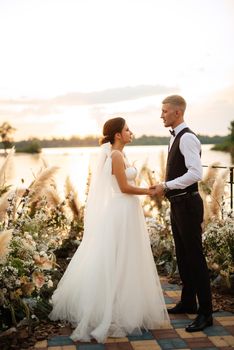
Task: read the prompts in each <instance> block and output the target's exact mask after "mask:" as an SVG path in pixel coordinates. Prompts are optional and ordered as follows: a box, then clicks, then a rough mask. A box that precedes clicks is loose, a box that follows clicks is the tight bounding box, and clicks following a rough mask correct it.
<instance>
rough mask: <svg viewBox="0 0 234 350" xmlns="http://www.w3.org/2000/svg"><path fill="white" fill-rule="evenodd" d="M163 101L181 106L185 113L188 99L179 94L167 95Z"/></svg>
mask: <svg viewBox="0 0 234 350" xmlns="http://www.w3.org/2000/svg"><path fill="white" fill-rule="evenodd" d="M162 103H163V104H165V103H170V104H171V105H173V106H175V107H179V108H180V109H181V110H182V111H183V113H184V111H185V109H186V101H185V99H184V98H183V97H182V96H179V95H171V96H167V97H166V98H164V100H163V101H162Z"/></svg>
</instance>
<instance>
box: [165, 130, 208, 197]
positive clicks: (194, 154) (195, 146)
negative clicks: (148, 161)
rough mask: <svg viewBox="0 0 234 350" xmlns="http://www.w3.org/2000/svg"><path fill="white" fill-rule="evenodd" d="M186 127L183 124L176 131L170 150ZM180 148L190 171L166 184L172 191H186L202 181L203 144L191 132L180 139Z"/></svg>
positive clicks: (171, 140)
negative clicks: (201, 154)
mask: <svg viewBox="0 0 234 350" xmlns="http://www.w3.org/2000/svg"><path fill="white" fill-rule="evenodd" d="M186 127H187V125H186V124H185V123H181V124H180V125H178V126H177V127H176V128H175V129H174V130H175V136H172V137H171V139H170V145H169V149H170V148H171V146H172V144H173V142H174V139H175V137H176V135H178V133H179V132H180V131H181V130H183V129H184V128H186ZM179 148H180V152H181V153H182V154H183V156H184V160H185V166H186V168H187V169H188V171H187V172H186V173H185V174H184V175H182V176H180V177H177V178H176V179H174V180H171V181H167V182H166V184H167V187H168V188H169V189H170V190H175V189H178V190H179V189H184V188H186V187H188V186H190V185H192V184H193V183H195V182H197V181H200V180H201V179H202V164H201V157H200V152H201V144H200V141H199V140H198V138H197V137H196V136H195V135H194V134H191V133H189V132H186V133H184V134H183V135H182V136H181V138H180V144H179Z"/></svg>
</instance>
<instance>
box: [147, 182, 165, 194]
mask: <svg viewBox="0 0 234 350" xmlns="http://www.w3.org/2000/svg"><path fill="white" fill-rule="evenodd" d="M163 195H164V186H163V184H161V183H159V184H157V185H154V186H150V188H149V196H151V197H153V196H163Z"/></svg>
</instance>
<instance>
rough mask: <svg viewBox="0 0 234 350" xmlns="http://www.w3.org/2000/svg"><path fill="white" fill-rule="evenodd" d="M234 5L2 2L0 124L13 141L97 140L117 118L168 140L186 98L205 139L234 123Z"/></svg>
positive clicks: (204, 1) (195, 0)
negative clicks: (167, 101)
mask: <svg viewBox="0 0 234 350" xmlns="http://www.w3.org/2000/svg"><path fill="white" fill-rule="evenodd" d="M233 41H234V1H233V0H0V123H2V122H4V121H8V122H9V123H10V124H11V125H12V126H14V127H15V128H17V131H16V133H15V139H16V140H20V139H23V138H28V137H33V136H35V137H40V138H42V137H47V138H49V137H52V136H56V137H58V136H64V137H70V136H72V135H81V136H85V135H87V134H94V135H99V134H100V133H101V128H102V125H103V123H104V122H105V121H106V120H107V119H108V118H109V117H113V116H123V117H124V118H126V120H127V122H128V124H129V126H130V128H131V129H132V130H133V132H134V133H135V134H136V136H140V135H142V134H143V133H144V134H148V135H167V134H168V131H167V130H166V129H165V128H164V127H163V124H162V121H161V120H160V109H161V101H162V99H163V98H164V97H165V96H166V95H168V94H174V93H177V94H181V95H183V96H184V97H185V99H186V100H187V103H188V108H187V111H186V121H187V123H188V124H189V126H190V127H191V128H192V129H193V130H194V131H195V132H197V133H200V134H208V135H214V134H219V135H225V134H227V133H228V127H229V125H230V122H231V120H234V44H233Z"/></svg>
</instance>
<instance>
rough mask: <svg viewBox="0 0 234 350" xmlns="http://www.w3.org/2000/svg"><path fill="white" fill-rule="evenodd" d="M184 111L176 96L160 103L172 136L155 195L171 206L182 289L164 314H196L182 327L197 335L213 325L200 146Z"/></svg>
mask: <svg viewBox="0 0 234 350" xmlns="http://www.w3.org/2000/svg"><path fill="white" fill-rule="evenodd" d="M185 109H186V102H185V100H184V98H183V97H181V96H178V95H172V96H168V97H166V98H165V99H164V100H163V102H162V114H161V118H162V120H163V122H164V126H165V127H171V128H172V130H170V132H171V134H172V136H171V140H170V145H169V153H168V159H167V167H166V178H165V182H163V183H161V184H158V185H156V186H155V194H156V195H163V194H164V195H165V196H166V197H167V198H168V200H169V201H170V204H171V227H172V232H173V237H174V241H175V248H176V258H177V264H178V268H179V273H180V278H181V280H182V285H183V287H182V293H181V301H180V302H179V303H178V304H177V305H176V306H175V307H173V308H171V309H169V310H168V312H169V313H171V314H180V313H198V316H197V317H196V318H195V320H194V321H193V322H192V323H190V324H189V325H188V326H187V327H186V331H187V332H197V331H201V330H203V329H204V328H206V327H208V326H211V325H212V324H213V319H212V300H211V290H210V281H209V274H208V268H207V265H206V260H205V258H204V255H203V251H202V236H201V235H202V228H201V224H202V221H203V202H202V199H201V197H200V195H199V192H198V181H199V180H201V178H202V165H201V158H200V155H201V145H200V142H199V140H198V139H197V137H196V135H195V134H194V133H193V132H192V131H191V130H190V129H189V128H188V127H187V126H186V124H185V122H184V112H185ZM197 301H198V304H199V307H197Z"/></svg>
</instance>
